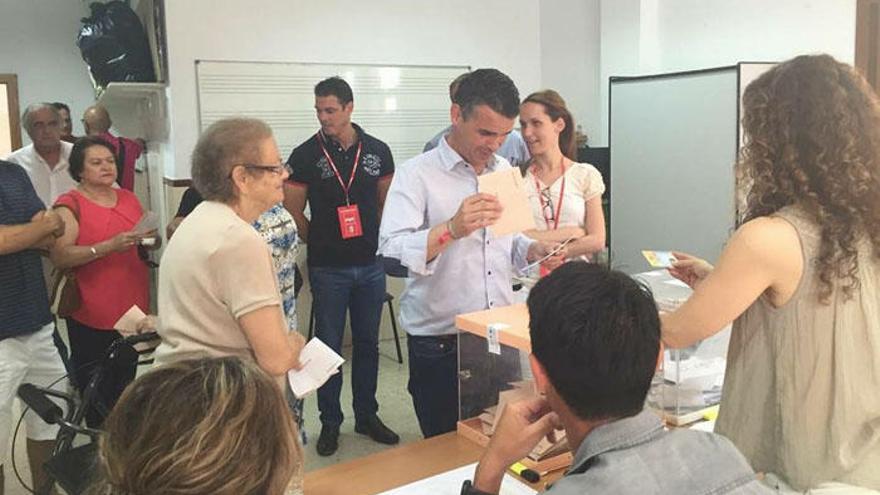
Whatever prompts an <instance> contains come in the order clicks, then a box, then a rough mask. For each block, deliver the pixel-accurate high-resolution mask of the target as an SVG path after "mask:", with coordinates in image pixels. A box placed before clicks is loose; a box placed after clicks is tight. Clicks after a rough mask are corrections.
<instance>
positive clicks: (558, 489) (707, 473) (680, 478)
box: [546, 410, 771, 495]
mask: <svg viewBox="0 0 880 495" xmlns="http://www.w3.org/2000/svg"><path fill="white" fill-rule="evenodd" d="M546 493H547V494H551V495H574V494H579V495H580V494H584V493H615V494H629V493H631V494H638V495H645V494H653V493H657V494H661V493H663V494H667V493H675V494H700V495H710V494H711V495H715V494H769V493H771V491H770V490H769V488H767V487H765V486H764V485H763V484H762V483H761V482H759V481H758V480H757V478H756V477H755V472H754V471H753V470H752V468H751V467H750V466H749V464H748V463H747V462H746V460H745V458H744V457H743V456H742V454H740V453H739V451H738V450H737V449H736V447H734V446H733V444H732V443H730V441H729V440H727V439H726V438H724V437H722V436H720V435H716V434H713V433H706V432H701V431H694V430H688V429H676V430H672V431H665V430H664V429H663V424H662V423H661V421H660V418H659V417H658V416H657V415H656V414H654V413H652V412H651V411H647V410H645V411H642V412H641V413H639V414H637V415H635V416H632V417H629V418H624V419H620V420H617V421H613V422H611V423H607V424H604V425H602V426H599V427H598V428H596V429H594V430H593V431H591V432H590V434H589V435H587V438H585V439H584V441H583V442H582V443H581V445H580V447H578V449H577V453H576V454H575V456H574V461H573V462H572V465H571V468H570V469H569V470H568V471H567V472H566V474H565V476H564V477H562V478H561V479H559V480H558V481H557V482H556V483H554V484H553V485H552V486H551V487H550V488H548V490H547V491H546Z"/></svg>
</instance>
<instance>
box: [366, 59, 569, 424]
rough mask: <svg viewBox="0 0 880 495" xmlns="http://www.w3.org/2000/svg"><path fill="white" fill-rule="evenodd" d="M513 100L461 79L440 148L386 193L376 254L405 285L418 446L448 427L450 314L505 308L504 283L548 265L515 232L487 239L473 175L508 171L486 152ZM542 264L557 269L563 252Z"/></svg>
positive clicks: (547, 246)
mask: <svg viewBox="0 0 880 495" xmlns="http://www.w3.org/2000/svg"><path fill="white" fill-rule="evenodd" d="M518 113H519V92H518V90H517V89H516V86H515V85H514V84H513V81H511V80H510V78H509V77H507V76H506V75H505V74H503V73H501V72H499V71H498V70H495V69H480V70H476V71H474V72H472V73H471V74H470V75H469V76H468V77H466V78H464V80H463V81H462V82H461V85H460V86H459V88H458V91H457V92H456V99H455V101H454V102H453V104H452V108H451V111H450V115H451V118H452V129H451V130H450V131H449V133H448V134H447V135H446V136H444V137H443V138H442V139H441V140H440V145H439V146H437V147H436V148H434V149H432V150H431V151H428V152H427V153H423V154H421V155H419V156H417V157H415V158H412V159H411V160H409V161H408V162H406V163H405V164H404V165H403V166H402V167H401V168H400V170H399V171H398V173H397V176H396V177H395V178H394V182H393V183H392V184H391V190H390V191H389V192H388V202H387V206H388V210H387V212H386V214H385V216H383V218H382V227H381V230H380V241H379V254H381V255H382V256H384V257H385V258H387V259H394V260H397V261H399V262H400V264H401V265H403V266H405V267H406V268H407V269H408V270H409V279H408V280H407V285H406V288H405V289H404V291H403V294H402V295H401V299H400V301H401V302H400V319H401V323H402V324H403V326H404V328H406V332H407V334H408V335H409V338H408V347H409V386H408V389H409V392H410V395H412V399H413V406H414V407H415V410H416V416H418V419H419V426H420V428H421V430H422V434H423V435H424V436H425V437H426V438H427V437H431V436H435V435H440V434H442V433H446V432H449V431H452V430H454V429H455V425H456V422H457V420H458V369H457V368H458V348H457V345H458V344H457V340H456V334H457V332H456V329H455V324H454V320H455V316H456V315H459V314H462V313H469V312H472V311H479V310H483V309H489V308H496V307H500V306H506V305H509V304H512V303H513V302H514V299H513V288H512V286H511V277H512V276H513V275H514V272H515V271H519V272H522V270H524V269H526V268H527V265H528V264H529V263H535V262H538V261H539V260H541V259H543V258H545V257H548V256H549V255H550V254H551V252H552V251H555V250H556V249H555V248H556V245H555V244H551V243H546V242H541V241H534V240H531V239H529V238H527V237H526V236H524V235H522V234H516V235H506V236H501V237H496V236H494V235H493V234H492V233H491V232H490V231H489V230H488V229H487V228H486V227H488V226H490V225H492V224H494V223H495V222H496V221H497V220H498V218H499V216H500V214H501V210H502V207H501V203H500V202H499V201H498V198H496V197H495V196H492V195H489V194H485V193H479V192H478V190H477V179H478V176H480V175H482V174H484V173H490V172H494V171H497V170H504V169H508V168H510V164H509V163H508V162H507V160H505V159H504V158H502V157H500V156H498V155H496V154H495V152H496V151H497V150H498V148H499V147H500V146H501V143H503V142H504V140H505V139H506V138H507V136H508V134H510V132H511V131H512V130H513V122H514V119H515V118H516V116H517V114H518ZM558 251H559V252H558V253H556V254H554V256H553V257H552V258H551V259H550V260H548V262H550V263H555V264H558V263H559V262H560V261H561V260H562V259H564V258H565V252H564V249H559V250H558Z"/></svg>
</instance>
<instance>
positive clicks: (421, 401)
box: [407, 335, 458, 438]
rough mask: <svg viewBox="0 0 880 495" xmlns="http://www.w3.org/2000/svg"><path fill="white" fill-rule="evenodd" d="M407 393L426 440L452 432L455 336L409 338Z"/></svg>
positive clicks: (455, 401) (455, 393)
mask: <svg viewBox="0 0 880 495" xmlns="http://www.w3.org/2000/svg"><path fill="white" fill-rule="evenodd" d="M407 342H408V343H407V346H408V347H409V386H408V387H407V388H408V389H409V394H410V395H411V396H412V400H413V407H414V408H415V410H416V417H417V418H418V419H419V427H420V428H421V429H422V435H424V436H425V438H429V437H433V436H435V435H440V434H443V433H448V432H450V431H454V430H455V425H456V423H457V422H458V341H457V337H456V336H455V335H444V336H438V337H419V336H414V335H410V336H409V337H408V341H407Z"/></svg>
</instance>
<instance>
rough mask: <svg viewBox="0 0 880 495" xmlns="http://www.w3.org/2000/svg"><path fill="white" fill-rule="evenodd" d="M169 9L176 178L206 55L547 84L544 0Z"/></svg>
mask: <svg viewBox="0 0 880 495" xmlns="http://www.w3.org/2000/svg"><path fill="white" fill-rule="evenodd" d="M165 5H166V24H167V37H168V55H169V59H168V63H169V76H170V82H171V87H170V90H169V95H170V117H171V136H172V137H171V140H172V142H171V143H168V147H167V150H166V153H165V165H164V169H165V173H166V175H167V176H169V177H172V178H187V177H189V176H190V171H189V169H190V165H189V157H190V153H191V152H192V148H193V146H194V145H195V142H196V139H197V136H198V122H197V117H196V116H197V103H196V83H195V67H194V62H195V60H197V59H214V60H266V61H295V62H324V63H328V62H332V63H375V64H381V63H388V64H419V65H425V64H427V65H470V66H472V67H474V68H479V67H497V68H498V69H500V70H502V71H504V72H505V73H507V74H508V75H509V76H510V77H511V78H512V79H513V80H514V81H515V82H516V83H517V86H518V87H519V89H520V91H521V92H522V93H523V94H526V93H528V92H530V91H534V90H535V89H538V88H539V87H540V85H541V71H540V67H541V60H540V59H541V57H540V42H541V40H540V35H539V23H538V14H539V12H538V2H537V1H536V0H484V1H480V2H473V1H469V0H446V1H443V2H412V1H408V0H373V1H369V2H363V1H358V0H323V1H321V2H314V1H306V0H295V1H272V0H257V1H252V2H232V1H229V2H217V1H214V0H187V1H185V2H184V1H173V2H166V4H165ZM354 118H355V119H357V111H355V116H354ZM316 125H317V122H316ZM367 131H369V129H368V130H367Z"/></svg>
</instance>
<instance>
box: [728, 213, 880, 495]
mask: <svg viewBox="0 0 880 495" xmlns="http://www.w3.org/2000/svg"><path fill="white" fill-rule="evenodd" d="M776 216H778V217H781V218H783V219H785V220H787V221H788V222H789V223H791V224H792V225H793V226H794V227H795V229H796V230H797V232H798V235H799V236H800V240H801V246H802V250H803V257H804V273H803V276H802V278H801V282H800V285H799V286H798V288H797V289H796V291H795V293H794V295H793V297H792V298H791V300H790V301H789V302H787V303H786V304H785V305H784V306H782V307H780V308H774V307H773V306H772V305H771V304H770V302H769V301H768V300H767V299H766V297H764V296H762V297H761V298H759V299H758V300H757V301H755V303H754V304H752V306H751V307H749V309H748V310H746V312H745V313H743V314H742V316H740V317H739V318H738V319H737V320H736V321H735V322H734V326H733V332H732V334H731V338H730V347H729V350H728V356H727V373H726V377H725V380H724V394H723V397H722V401H721V412H720V415H719V417H718V423H717V425H716V427H715V431H716V432H717V433H720V434H722V435H725V436H727V437H728V438H729V439H730V440H732V441H733V443H734V444H736V446H737V447H738V448H739V449H740V450H741V451H742V453H743V454H744V455H745V456H746V458H747V459H748V460H749V461H750V462H751V464H752V467H753V468H754V469H755V471H757V472H767V473H771V472H772V473H776V474H777V475H779V476H780V477H781V478H783V479H784V480H785V481H787V482H788V483H789V484H790V485H791V486H792V487H793V488H795V489H798V490H805V489H807V488H809V487H812V486H815V485H817V484H818V483H821V482H827V481H838V482H842V483H849V484H853V485H858V486H864V487H868V488H873V489H880V262H878V260H877V258H876V257H874V255H873V252H872V249H871V246H870V244H869V243H868V242H863V243H862V244H861V245H860V247H859V260H858V262H859V268H858V278H859V280H860V281H861V287H860V288H859V289H857V290H856V291H855V292H854V294H853V297H852V298H851V299H849V300H844V298H843V293H842V291H840V290H838V291H836V292H835V293H834V294H833V295H832V296H831V303H830V304H828V305H825V304H822V303H820V302H819V299H818V291H819V289H820V286H819V283H818V279H817V277H816V269H815V261H816V257H817V255H818V251H819V244H820V237H819V230H818V228H817V227H816V225H815V224H814V223H813V222H812V221H811V220H809V219H808V218H806V217H805V216H804V215H803V214H801V213H800V212H799V211H798V210H797V209H796V208H793V207H787V208H783V209H782V210H781V211H779V212H778V213H777V214H776Z"/></svg>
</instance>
